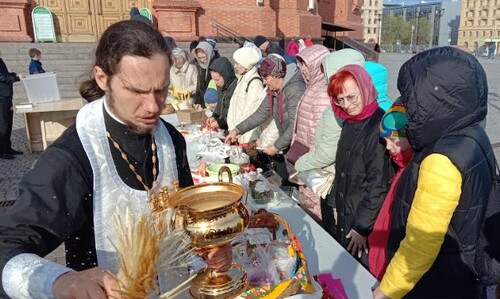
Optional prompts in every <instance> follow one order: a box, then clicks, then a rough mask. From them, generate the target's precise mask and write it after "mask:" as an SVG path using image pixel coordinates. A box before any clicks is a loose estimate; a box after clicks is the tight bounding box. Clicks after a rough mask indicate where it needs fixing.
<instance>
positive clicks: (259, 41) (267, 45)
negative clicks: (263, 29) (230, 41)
mask: <svg viewBox="0 0 500 299" xmlns="http://www.w3.org/2000/svg"><path fill="white" fill-rule="evenodd" d="M253 43H254V44H255V45H256V46H257V47H259V49H260V50H261V51H262V54H265V55H271V54H278V55H280V56H281V57H283V59H285V63H286V64H291V63H297V59H296V58H295V57H293V56H290V55H288V54H285V51H284V50H283V48H282V47H280V46H278V45H276V44H273V43H271V42H270V41H268V40H267V38H266V37H264V36H262V35H257V36H256V37H255V39H254V41H253Z"/></svg>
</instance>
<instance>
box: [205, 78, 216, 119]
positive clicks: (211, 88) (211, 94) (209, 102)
mask: <svg viewBox="0 0 500 299" xmlns="http://www.w3.org/2000/svg"><path fill="white" fill-rule="evenodd" d="M203 99H204V101H205V106H206V107H207V108H208V109H209V110H210V111H212V112H213V111H214V110H215V107H216V106H217V100H218V99H219V92H218V91H217V86H216V85H215V81H214V80H213V79H211V80H210V82H209V83H208V88H207V91H205V95H204V96H203Z"/></svg>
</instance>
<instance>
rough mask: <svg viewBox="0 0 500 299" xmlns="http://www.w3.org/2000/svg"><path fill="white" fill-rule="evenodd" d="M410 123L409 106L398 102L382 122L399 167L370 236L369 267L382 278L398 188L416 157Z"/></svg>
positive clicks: (381, 133)
mask: <svg viewBox="0 0 500 299" xmlns="http://www.w3.org/2000/svg"><path fill="white" fill-rule="evenodd" d="M407 124H408V116H407V115H406V109H405V107H404V106H403V104H401V103H400V102H398V101H396V102H394V104H393V105H392V106H391V107H390V108H389V110H387V112H386V113H385V114H384V116H383V117H382V120H381V121H380V137H383V138H384V139H385V141H386V148H387V150H388V151H389V153H390V155H391V157H392V160H393V161H394V163H395V164H396V165H397V166H398V167H399V169H398V171H397V172H396V174H395V175H394V176H393V177H392V179H391V181H390V183H391V187H390V189H389V192H388V193H387V196H386V198H385V201H384V203H383V204H382V208H381V209H380V212H379V214H378V217H377V220H376V221H375V224H374V225H373V231H372V233H371V234H370V235H369V236H368V245H369V252H368V266H369V268H370V272H371V273H372V274H373V275H374V276H375V277H376V278H377V279H378V280H381V279H382V277H383V276H384V273H385V269H386V268H387V260H386V248H387V241H388V239H389V230H390V224H391V210H392V203H393V202H394V195H395V191H396V187H397V184H398V180H399V178H400V176H401V174H402V173H403V170H404V168H405V167H406V166H407V165H408V164H409V163H410V161H411V159H412V157H413V149H412V148H411V146H410V143H409V142H408V138H407V137H406V125H407Z"/></svg>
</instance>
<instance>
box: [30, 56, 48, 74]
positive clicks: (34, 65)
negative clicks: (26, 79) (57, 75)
mask: <svg viewBox="0 0 500 299" xmlns="http://www.w3.org/2000/svg"><path fill="white" fill-rule="evenodd" d="M29 72H30V75H33V74H41V73H45V70H44V69H43V67H42V63H41V62H40V61H38V60H33V59H31V62H30V66H29Z"/></svg>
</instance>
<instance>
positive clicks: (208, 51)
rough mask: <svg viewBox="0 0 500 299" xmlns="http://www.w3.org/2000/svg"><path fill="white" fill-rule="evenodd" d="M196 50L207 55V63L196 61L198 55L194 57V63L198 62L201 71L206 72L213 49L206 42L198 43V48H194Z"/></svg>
mask: <svg viewBox="0 0 500 299" xmlns="http://www.w3.org/2000/svg"><path fill="white" fill-rule="evenodd" d="M196 49H201V50H203V52H205V54H206V55H207V63H202V62H201V61H200V60H199V59H198V55H195V57H196V61H198V64H199V65H200V66H201V68H202V69H204V70H206V69H207V68H208V66H209V65H210V61H211V60H212V57H213V56H214V47H212V45H211V44H209V43H207V42H200V43H198V46H196Z"/></svg>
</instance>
